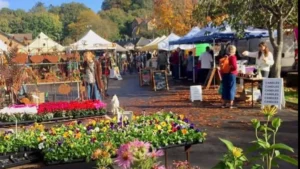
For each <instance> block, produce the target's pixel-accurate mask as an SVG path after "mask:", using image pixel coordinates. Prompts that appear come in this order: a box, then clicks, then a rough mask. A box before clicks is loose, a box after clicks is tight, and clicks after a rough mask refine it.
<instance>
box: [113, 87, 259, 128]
mask: <svg viewBox="0 0 300 169" xmlns="http://www.w3.org/2000/svg"><path fill="white" fill-rule="evenodd" d="M158 92H160V93H159V95H158V96H152V97H149V98H138V97H130V98H126V99H123V98H119V99H120V103H121V107H123V108H124V109H125V110H128V111H133V112H134V113H135V114H138V115H141V114H142V111H143V110H145V111H146V113H147V114H152V113H155V112H158V111H172V112H174V113H178V114H183V115H185V117H187V118H188V119H190V120H191V121H193V122H194V123H195V124H197V126H212V127H221V126H222V125H223V124H224V123H228V122H229V123H230V122H232V121H239V122H240V124H239V125H240V126H241V127H243V126H249V125H250V123H249V122H250V119H251V118H250V117H253V116H255V117H256V118H260V117H263V116H262V115H260V113H259V110H257V109H248V110H245V109H222V108H220V105H221V104H220V103H221V96H220V95H219V94H218V91H217V90H213V89H212V90H204V91H203V102H199V101H198V102H194V103H192V102H191V101H190V99H189V97H190V95H189V90H187V89H182V90H173V91H172V90H171V91H158ZM237 104H238V105H239V106H245V105H249V104H248V103H246V102H238V103H237ZM235 123H236V122H235Z"/></svg>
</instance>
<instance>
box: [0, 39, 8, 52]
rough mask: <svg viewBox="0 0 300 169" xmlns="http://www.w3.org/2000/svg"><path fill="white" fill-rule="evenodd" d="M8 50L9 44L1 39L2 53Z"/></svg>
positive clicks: (0, 50) (0, 47)
mask: <svg viewBox="0 0 300 169" xmlns="http://www.w3.org/2000/svg"><path fill="white" fill-rule="evenodd" d="M6 51H7V45H6V44H5V43H4V42H3V41H2V40H0V53H1V52H6Z"/></svg>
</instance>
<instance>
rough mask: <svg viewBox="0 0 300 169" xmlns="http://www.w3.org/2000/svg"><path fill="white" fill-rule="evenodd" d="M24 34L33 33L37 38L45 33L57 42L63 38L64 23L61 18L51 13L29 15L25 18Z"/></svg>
mask: <svg viewBox="0 0 300 169" xmlns="http://www.w3.org/2000/svg"><path fill="white" fill-rule="evenodd" d="M23 24H24V25H23V26H24V32H31V33H32V34H33V36H34V37H36V36H37V35H38V34H39V33H40V32H44V33H45V34H46V35H48V36H49V37H50V38H52V39H54V40H55V41H60V40H61V38H62V36H61V35H62V23H61V22H60V20H59V17H58V16H57V15H54V14H50V13H36V14H29V15H28V16H27V17H25V18H24V23H23Z"/></svg>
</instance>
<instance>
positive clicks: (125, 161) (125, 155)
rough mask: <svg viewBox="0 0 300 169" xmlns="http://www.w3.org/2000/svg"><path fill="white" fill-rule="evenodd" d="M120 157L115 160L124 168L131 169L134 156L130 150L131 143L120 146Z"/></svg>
mask: <svg viewBox="0 0 300 169" xmlns="http://www.w3.org/2000/svg"><path fill="white" fill-rule="evenodd" d="M117 154H118V157H117V159H116V160H115V162H116V163H117V164H118V166H119V167H121V168H122V169H130V164H131V163H132V162H133V156H132V154H131V152H130V151H129V145H128V144H123V145H121V147H120V148H119V150H118V152H117Z"/></svg>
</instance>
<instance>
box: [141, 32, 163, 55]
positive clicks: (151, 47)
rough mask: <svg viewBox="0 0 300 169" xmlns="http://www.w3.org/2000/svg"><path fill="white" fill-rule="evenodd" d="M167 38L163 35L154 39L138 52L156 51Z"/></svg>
mask: <svg viewBox="0 0 300 169" xmlns="http://www.w3.org/2000/svg"><path fill="white" fill-rule="evenodd" d="M166 38H167V37H166V36H165V35H164V36H162V37H159V38H156V39H154V40H153V41H152V42H150V43H149V44H148V45H146V46H144V47H142V48H141V49H139V50H140V51H154V50H158V44H159V43H160V42H162V41H163V40H164V39H166Z"/></svg>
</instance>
